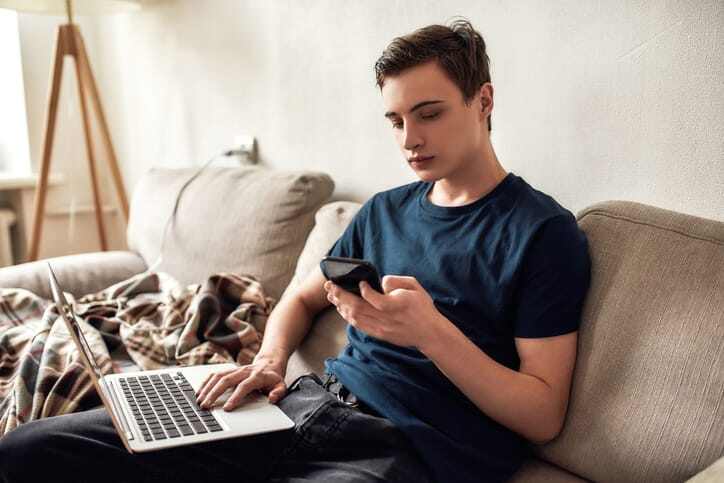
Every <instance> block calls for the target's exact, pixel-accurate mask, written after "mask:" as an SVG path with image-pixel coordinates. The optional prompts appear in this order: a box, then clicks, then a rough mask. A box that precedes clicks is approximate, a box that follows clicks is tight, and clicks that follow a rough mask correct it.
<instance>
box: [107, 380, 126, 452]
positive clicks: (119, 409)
mask: <svg viewBox="0 0 724 483" xmlns="http://www.w3.org/2000/svg"><path fill="white" fill-rule="evenodd" d="M101 384H102V386H101V387H103V389H104V390H105V391H106V395H108V396H109V399H110V400H111V404H112V405H113V411H114V412H115V413H116V416H118V419H119V421H120V422H121V426H123V431H125V432H126V438H127V439H128V440H132V439H133V433H132V432H131V428H130V426H129V424H128V420H127V419H126V413H125V412H124V411H123V408H122V406H121V404H120V402H119V401H118V398H117V396H116V391H114V390H113V386H112V385H111V383H110V382H108V381H106V380H105V378H103V379H101Z"/></svg>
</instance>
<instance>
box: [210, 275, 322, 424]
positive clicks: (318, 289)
mask: <svg viewBox="0 0 724 483" xmlns="http://www.w3.org/2000/svg"><path fill="white" fill-rule="evenodd" d="M325 281H326V280H325V278H324V275H322V271H321V270H320V268H319V267H316V268H315V269H314V270H313V271H312V273H311V274H310V275H309V276H308V277H307V278H306V279H304V281H303V282H302V283H301V285H300V286H299V287H297V288H296V289H295V290H293V291H292V292H290V293H288V294H286V295H285V296H284V297H282V299H281V300H280V301H279V304H278V305H277V306H276V307H275V308H274V310H273V311H272V313H271V314H270V315H269V318H268V319H267V323H266V328H265V330H264V339H263V340H262V344H261V348H260V349H259V352H258V353H257V355H256V357H255V358H254V361H253V362H252V363H251V364H249V365H247V366H241V367H237V368H235V369H232V370H228V371H223V372H217V373H213V374H211V375H209V377H208V378H207V379H206V380H205V381H204V382H203V383H202V384H201V387H200V389H199V391H198V393H197V401H198V403H199V405H201V406H202V407H204V408H208V407H211V406H212V405H213V404H214V402H215V401H216V400H217V399H218V397H219V396H221V395H222V394H224V393H225V392H226V391H227V390H229V389H232V390H233V392H232V394H231V396H229V398H228V400H227V402H226V403H225V404H224V409H226V410H231V409H234V408H235V407H236V406H238V405H239V404H240V403H241V401H242V400H243V398H244V397H245V396H246V395H247V394H249V393H250V392H252V391H255V390H259V391H263V392H266V393H268V394H269V400H270V401H271V402H273V403H276V402H277V401H279V400H280V399H281V398H282V397H283V396H284V394H286V389H287V388H286V384H285V383H284V376H285V375H286V371H287V362H288V361H289V357H290V356H291V355H292V353H293V352H294V350H295V349H296V348H297V346H298V345H299V344H300V343H301V342H302V340H303V339H304V337H305V336H306V335H307V332H309V329H310V328H311V326H312V320H313V319H314V316H315V315H316V314H317V313H319V312H320V311H321V310H322V309H324V308H325V307H327V306H328V305H330V302H329V300H327V292H326V291H325V290H324V282H325Z"/></svg>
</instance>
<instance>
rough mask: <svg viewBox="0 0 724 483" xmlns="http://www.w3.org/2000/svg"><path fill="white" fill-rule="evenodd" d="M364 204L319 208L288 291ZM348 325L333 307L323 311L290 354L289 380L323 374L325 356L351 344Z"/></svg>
mask: <svg viewBox="0 0 724 483" xmlns="http://www.w3.org/2000/svg"><path fill="white" fill-rule="evenodd" d="M361 206H362V205H360V204H359V203H354V202H349V201H337V202H334V203H329V204H327V205H324V206H323V207H322V208H320V209H319V211H318V212H317V214H316V216H315V220H314V221H315V225H314V228H313V229H312V232H311V233H310V234H309V238H307V243H306V244H305V245H304V250H302V254H301V255H300V256H299V262H298V263H297V268H296V270H295V272H294V278H293V279H292V281H291V282H290V283H289V287H287V291H286V292H285V294H286V293H288V292H291V291H292V290H294V289H295V288H296V287H297V286H298V285H299V283H300V282H301V281H302V280H304V278H305V277H306V276H307V275H308V274H309V273H311V272H312V270H313V269H314V268H315V267H317V266H318V265H319V261H320V260H321V259H322V257H323V256H324V255H326V253H327V251H329V249H330V248H332V245H333V244H334V242H335V241H337V238H339V237H340V236H341V235H342V232H343V231H344V229H345V228H346V227H347V225H348V224H349V222H350V221H351V220H352V218H353V217H354V215H355V214H356V213H357V211H358V210H359V209H360V207H361ZM346 327H347V322H346V321H345V320H344V319H343V318H342V317H341V316H340V315H339V313H338V312H337V311H336V310H334V309H333V308H328V309H326V310H325V311H323V312H322V313H321V314H319V316H317V318H316V319H315V321H314V325H313V326H312V328H311V330H310V331H309V333H308V334H307V337H305V339H304V341H303V342H302V343H301V344H300V346H299V347H298V348H297V350H296V352H294V354H292V356H291V357H290V358H289V364H288V365H287V374H286V381H287V382H288V383H289V382H291V381H293V380H294V379H296V378H297V377H298V376H301V375H302V374H306V373H309V372H316V373H317V374H322V373H323V372H324V359H325V358H327V357H332V356H335V355H337V354H338V353H339V351H340V350H341V349H342V347H344V346H345V345H346V344H347V334H346V331H345V329H346Z"/></svg>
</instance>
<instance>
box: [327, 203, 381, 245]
mask: <svg viewBox="0 0 724 483" xmlns="http://www.w3.org/2000/svg"><path fill="white" fill-rule="evenodd" d="M371 204H372V200H369V201H367V203H365V204H364V205H362V207H361V208H360V209H359V211H358V212H357V213H356V214H355V215H354V217H353V218H352V221H350V222H349V225H347V228H346V229H345V230H344V233H342V236H341V237H339V239H338V240H337V241H336V242H335V243H334V245H332V248H330V249H329V251H328V252H327V255H328V256H331V257H346V258H359V259H363V258H364V231H365V226H366V225H367V219H368V216H369V212H370V205H371Z"/></svg>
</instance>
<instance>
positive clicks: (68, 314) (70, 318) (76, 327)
mask: <svg viewBox="0 0 724 483" xmlns="http://www.w3.org/2000/svg"><path fill="white" fill-rule="evenodd" d="M63 309H64V312H65V313H64V314H63V317H65V320H66V321H67V322H68V324H67V325H68V326H69V327H70V329H71V330H72V331H73V332H74V333H75V335H76V336H77V337H78V340H79V341H80V343H81V349H82V350H83V352H84V353H85V355H86V357H87V358H88V362H90V365H91V369H92V370H93V372H95V373H96V377H97V378H98V379H101V378H102V377H103V373H102V372H101V368H100V367H99V366H98V363H97V362H96V358H95V357H93V350H91V347H90V344H88V341H87V340H86V338H85V336H84V335H83V330H82V329H81V328H80V324H79V323H78V322H77V321H76V320H75V314H74V313H73V309H72V308H71V307H70V306H67V305H66V306H65V307H63Z"/></svg>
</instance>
